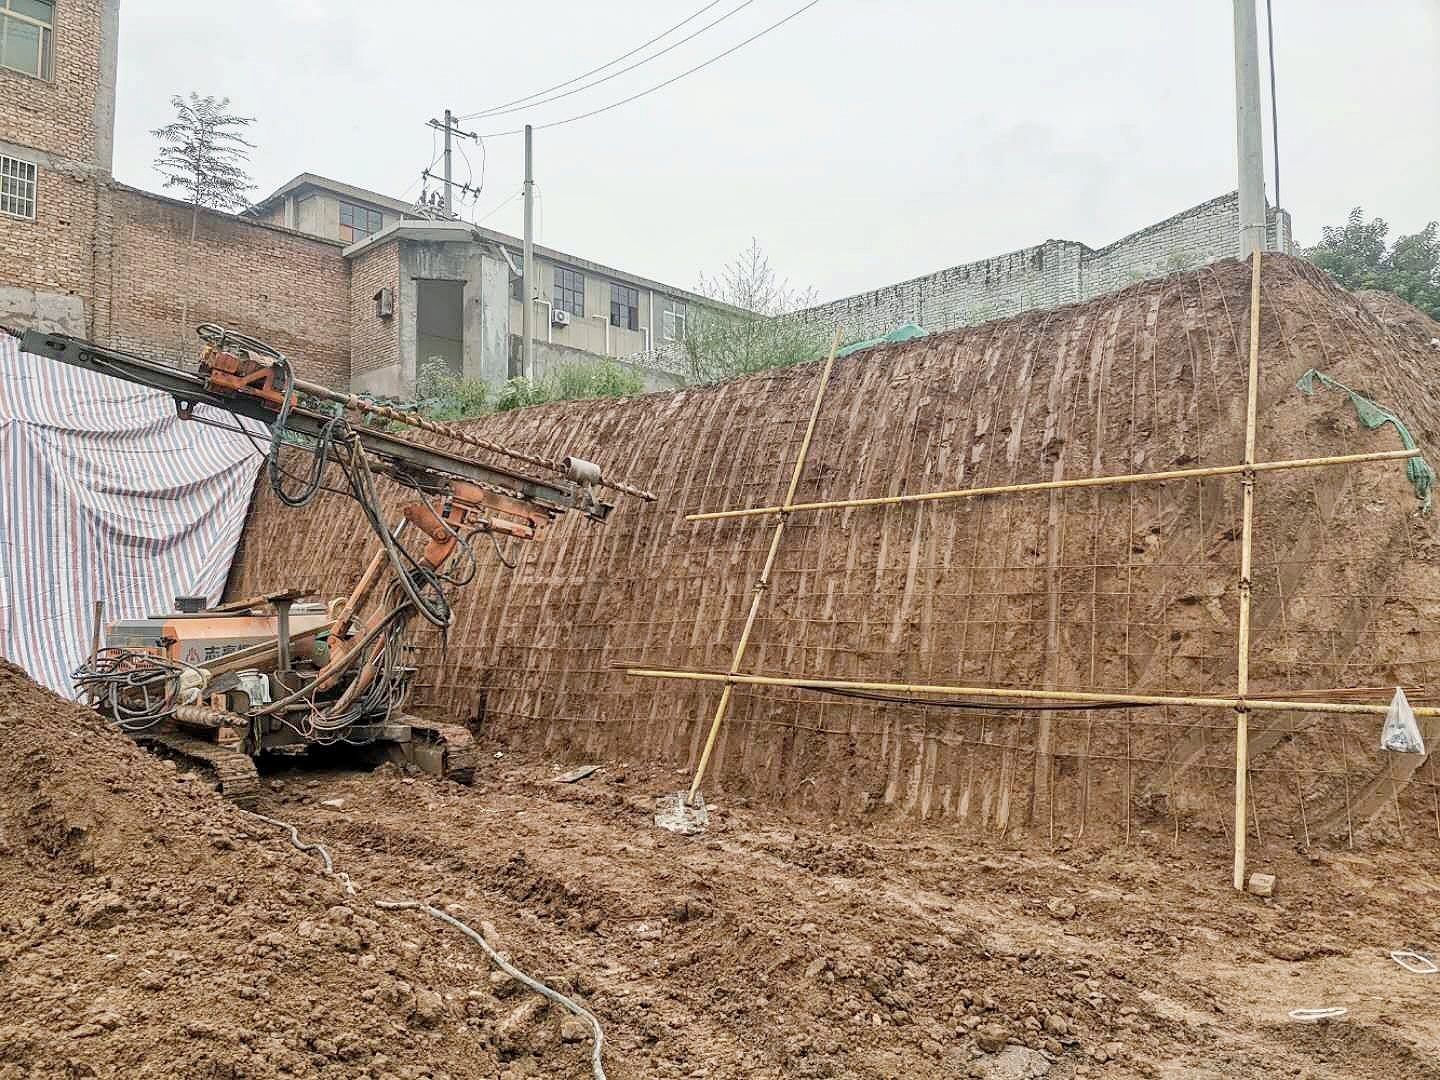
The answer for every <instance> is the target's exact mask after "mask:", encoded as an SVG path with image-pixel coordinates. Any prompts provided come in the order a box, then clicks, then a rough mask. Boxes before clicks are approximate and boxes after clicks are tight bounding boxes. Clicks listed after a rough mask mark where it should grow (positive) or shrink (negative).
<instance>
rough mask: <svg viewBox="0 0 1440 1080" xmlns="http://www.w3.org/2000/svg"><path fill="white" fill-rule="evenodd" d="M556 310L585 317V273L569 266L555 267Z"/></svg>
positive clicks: (554, 298)
mask: <svg viewBox="0 0 1440 1080" xmlns="http://www.w3.org/2000/svg"><path fill="white" fill-rule="evenodd" d="M553 300H554V303H555V310H556V311H568V312H569V313H570V314H571V315H574V316H575V317H576V318H584V317H585V275H584V274H582V273H580V271H579V270H571V269H570V268H569V267H567V266H557V267H555V296H554V297H553Z"/></svg>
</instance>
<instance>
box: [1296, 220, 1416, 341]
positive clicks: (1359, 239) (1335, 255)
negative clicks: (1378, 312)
mask: <svg viewBox="0 0 1440 1080" xmlns="http://www.w3.org/2000/svg"><path fill="white" fill-rule="evenodd" d="M1389 231H1390V226H1389V225H1388V224H1386V222H1385V220H1384V219H1383V218H1378V217H1377V218H1375V219H1373V220H1371V221H1366V220H1365V212H1364V210H1362V209H1361V208H1360V207H1358V206H1357V207H1355V209H1353V210H1351V211H1350V216H1349V218H1348V219H1346V222H1345V224H1344V226H1342V227H1341V228H1338V229H1337V228H1333V227H1330V226H1326V227H1325V229H1324V230H1323V231H1322V232H1321V239H1320V243H1318V244H1316V245H1315V246H1314V247H1312V248H1310V249H1309V250H1308V251H1306V252H1305V255H1306V257H1307V258H1308V259H1309V260H1310V261H1311V262H1313V263H1314V264H1315V265H1316V266H1318V267H1320V268H1321V269H1322V270H1325V271H1326V272H1328V273H1329V274H1330V276H1331V277H1333V278H1334V279H1335V280H1336V281H1338V282H1339V283H1340V284H1341V285H1344V286H1345V287H1346V288H1347V289H1378V290H1380V291H1381V292H1388V293H1393V294H1394V295H1395V296H1398V297H1400V299H1402V300H1404V301H1406V302H1407V303H1410V304H1413V305H1414V306H1415V307H1417V308H1419V309H1420V310H1421V311H1424V312H1425V313H1426V314H1428V315H1430V316H1432V317H1434V318H1437V319H1440V223H1437V222H1434V221H1432V222H1430V224H1428V225H1426V226H1425V228H1423V229H1421V230H1420V231H1419V232H1418V233H1413V234H1411V235H1410V236H1402V237H1400V238H1399V239H1397V240H1396V241H1395V243H1394V244H1393V245H1392V246H1389V247H1387V246H1386V243H1385V238H1386V235H1387V234H1388V233H1389Z"/></svg>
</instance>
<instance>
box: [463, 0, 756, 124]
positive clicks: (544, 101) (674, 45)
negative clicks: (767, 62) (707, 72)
mask: <svg viewBox="0 0 1440 1080" xmlns="http://www.w3.org/2000/svg"><path fill="white" fill-rule="evenodd" d="M754 2H755V0H741V2H740V3H739V4H737V5H736V6H735V7H733V8H731V9H730V10H729V11H727V12H726V13H725V14H724V15H721V16H720V17H719V18H718V19H716V20H715V21H714V22H710V23H706V24H705V25H704V26H702V27H700V29H698V30H693V31H691V32H690V33H689V34H686V35H685V36H684V37H683V38H681V39H680V40H679V41H674V42H671V43H670V44H669V45H667V46H665V48H663V49H661V50H660V51H659V52H654V53H651V54H650V55H649V56H643V57H641V58H640V59H639V60H636V61H635V63H633V64H630V65H628V66H626V67H623V68H621V69H620V70H619V71H612V72H611V73H610V74H609V75H605V76H603V77H602V78H599V79H595V80H593V81H592V82H588V83H585V84H584V85H583V86H577V87H575V88H574V89H571V90H566V91H565V92H564V93H562V94H555V95H553V96H551V97H542V98H541V99H540V100H539V101H532V102H530V103H529V104H528V105H516V106H514V107H513V108H496V109H487V110H485V111H484V112H480V113H472V114H470V115H471V116H481V117H485V118H489V117H491V116H504V115H506V114H507V113H514V112H524V111H525V110H526V109H538V108H539V107H540V106H541V105H548V104H550V103H551V102H552V101H559V100H561V99H562V98H567V97H570V96H571V95H573V94H578V93H580V92H581V91H582V90H589V89H591V88H592V87H596V86H599V85H601V84H602V83H607V82H609V81H610V80H611V79H618V78H619V77H620V76H621V75H624V74H625V73H626V72H628V71H634V70H635V69H636V68H638V67H641V66H643V65H645V64H648V63H649V62H650V61H651V60H658V59H660V57H662V56H664V55H665V54H666V53H668V52H671V51H672V50H674V49H678V48H679V47H680V46H681V45H684V44H685V43H686V42H687V41H690V40H692V39H694V38H697V37H699V36H700V35H701V34H703V33H705V31H707V30H711V29H714V28H715V27H717V26H719V25H720V24H721V23H722V22H724V21H725V20H726V19H728V18H730V17H731V16H732V15H738V14H739V13H740V12H741V11H743V10H744V9H745V8H747V7H749V6H750V5H751V4H753V3H754ZM462 119H470V117H463V118H462Z"/></svg>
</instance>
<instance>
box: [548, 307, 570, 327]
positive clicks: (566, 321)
mask: <svg viewBox="0 0 1440 1080" xmlns="http://www.w3.org/2000/svg"><path fill="white" fill-rule="evenodd" d="M550 325H551V326H569V325H570V312H568V311H566V310H565V309H564V308H551V309H550Z"/></svg>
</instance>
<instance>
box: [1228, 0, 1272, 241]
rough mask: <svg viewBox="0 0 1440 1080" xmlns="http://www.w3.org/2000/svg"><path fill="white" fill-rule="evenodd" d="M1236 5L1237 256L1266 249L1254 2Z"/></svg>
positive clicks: (1248, 0) (1247, 0)
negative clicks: (1238, 170)
mask: <svg viewBox="0 0 1440 1080" xmlns="http://www.w3.org/2000/svg"><path fill="white" fill-rule="evenodd" d="M1234 4H1235V141H1236V151H1237V158H1238V162H1239V168H1240V257H1241V258H1242V259H1248V258H1250V256H1251V255H1252V254H1253V253H1254V252H1256V251H1262V250H1264V248H1265V151H1264V136H1263V134H1262V133H1261V130H1260V46H1259V41H1258V38H1257V35H1256V32H1255V0H1234Z"/></svg>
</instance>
